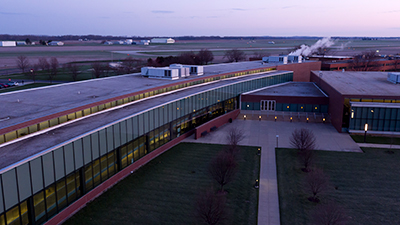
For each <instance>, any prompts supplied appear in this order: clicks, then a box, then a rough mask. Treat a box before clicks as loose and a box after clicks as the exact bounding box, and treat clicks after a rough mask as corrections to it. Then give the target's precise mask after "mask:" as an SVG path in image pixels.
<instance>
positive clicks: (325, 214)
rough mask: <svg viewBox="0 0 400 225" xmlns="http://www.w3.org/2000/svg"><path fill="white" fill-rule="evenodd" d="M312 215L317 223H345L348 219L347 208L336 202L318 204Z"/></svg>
mask: <svg viewBox="0 0 400 225" xmlns="http://www.w3.org/2000/svg"><path fill="white" fill-rule="evenodd" d="M310 216H311V222H312V224H315V225H345V224H347V221H348V217H347V215H346V212H345V210H344V209H343V208H342V207H341V206H339V205H338V204H336V203H334V202H330V203H328V204H324V205H318V206H317V208H316V209H314V210H313V211H312V212H311V214H310Z"/></svg>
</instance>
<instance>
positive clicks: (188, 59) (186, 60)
mask: <svg viewBox="0 0 400 225" xmlns="http://www.w3.org/2000/svg"><path fill="white" fill-rule="evenodd" d="M196 57H197V55H196V54H195V53H194V52H192V51H190V52H182V53H181V54H180V55H179V62H180V63H182V64H186V65H193V64H197V63H196V61H197V59H196Z"/></svg>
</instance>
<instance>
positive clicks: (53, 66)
mask: <svg viewBox="0 0 400 225" xmlns="http://www.w3.org/2000/svg"><path fill="white" fill-rule="evenodd" d="M59 66H60V64H59V63H58V60H57V58H56V57H51V59H50V73H49V79H50V83H52V82H53V78H54V77H55V76H57V74H58V67H59Z"/></svg>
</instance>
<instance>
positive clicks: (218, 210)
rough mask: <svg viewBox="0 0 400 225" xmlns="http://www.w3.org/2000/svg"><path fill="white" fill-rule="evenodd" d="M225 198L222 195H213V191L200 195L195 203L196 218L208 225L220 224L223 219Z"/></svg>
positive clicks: (224, 215)
mask: <svg viewBox="0 0 400 225" xmlns="http://www.w3.org/2000/svg"><path fill="white" fill-rule="evenodd" d="M225 205H226V197H225V195H224V194H221V193H217V194H215V193H214V191H213V189H212V188H211V189H209V190H207V191H206V192H205V193H201V194H200V196H199V198H198V199H197V202H196V215H197V217H198V218H199V219H200V220H202V221H203V222H205V223H206V224H209V225H216V224H219V223H221V222H222V221H223V220H224V219H225V217H226V212H225Z"/></svg>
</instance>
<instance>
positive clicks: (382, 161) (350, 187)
mask: <svg viewBox="0 0 400 225" xmlns="http://www.w3.org/2000/svg"><path fill="white" fill-rule="evenodd" d="M363 150H364V153H353V152H332V151H315V155H316V159H315V162H316V166H317V167H318V168H321V169H322V170H323V171H324V173H325V174H326V175H328V177H329V188H328V189H327V191H326V192H324V193H322V194H321V195H320V199H321V203H326V202H327V201H331V200H333V201H335V202H336V203H338V204H339V205H341V206H342V207H343V208H344V209H345V211H346V213H347V216H349V217H350V220H349V221H348V222H349V223H348V224H400V213H399V212H400V192H399V191H398V187H399V186H400V176H399V171H400V164H399V161H400V151H399V150H393V149H392V150H391V151H392V152H388V150H387V149H374V148H363ZM276 160H277V174H278V191H279V207H280V217H281V224H282V225H286V224H290V225H295V224H309V222H310V221H309V218H308V214H309V212H310V211H311V210H312V209H314V208H315V206H316V204H315V203H312V202H310V201H308V200H307V197H309V196H310V195H309V194H305V192H304V191H303V189H304V188H303V187H304V186H305V185H304V177H305V175H306V174H305V173H304V172H302V171H301V170H300V168H301V165H300V164H299V162H298V160H297V152H296V150H293V149H277V150H276ZM335 187H336V188H335ZM321 203H319V204H321Z"/></svg>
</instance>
